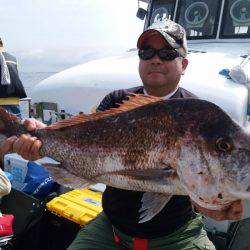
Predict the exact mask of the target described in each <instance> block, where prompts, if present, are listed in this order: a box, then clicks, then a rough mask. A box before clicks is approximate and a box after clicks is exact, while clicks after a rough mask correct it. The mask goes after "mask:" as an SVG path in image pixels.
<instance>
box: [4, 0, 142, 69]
mask: <svg viewBox="0 0 250 250" xmlns="http://www.w3.org/2000/svg"><path fill="white" fill-rule="evenodd" d="M0 5H1V8H0V37H2V39H3V42H4V44H5V48H6V50H7V51H9V52H11V53H12V54H14V55H15V56H16V57H17V59H18V61H19V64H20V70H21V71H25V72H31V71H58V70H62V69H64V68H67V67H70V66H72V65H76V64H79V63H82V62H84V61H87V60H90V59H93V58H98V57H103V56H107V55H112V54H117V53H119V52H122V51H125V50H128V49H130V48H133V47H135V46H136V39H137V37H138V35H139V34H140V33H141V32H142V29H143V24H144V22H143V21H141V20H139V19H138V18H136V11H137V0H0Z"/></svg>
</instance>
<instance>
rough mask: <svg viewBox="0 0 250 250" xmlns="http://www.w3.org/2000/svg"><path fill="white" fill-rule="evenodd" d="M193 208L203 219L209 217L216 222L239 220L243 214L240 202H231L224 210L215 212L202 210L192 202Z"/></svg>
mask: <svg viewBox="0 0 250 250" xmlns="http://www.w3.org/2000/svg"><path fill="white" fill-rule="evenodd" d="M192 204H193V205H194V207H195V208H196V209H197V210H198V212H199V213H201V214H202V215H204V216H205V217H210V218H212V219H214V220H217V221H222V220H240V219H241V217H242V214H243V206H242V203H241V201H240V200H237V201H234V202H232V203H231V204H230V205H229V206H227V207H226V208H225V210H222V211H217V210H210V209H206V208H203V207H201V206H199V205H198V204H196V203H195V202H194V201H192Z"/></svg>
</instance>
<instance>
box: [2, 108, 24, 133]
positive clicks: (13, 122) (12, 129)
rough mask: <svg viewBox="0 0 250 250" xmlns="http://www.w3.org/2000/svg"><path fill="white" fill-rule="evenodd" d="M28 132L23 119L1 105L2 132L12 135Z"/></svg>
mask: <svg viewBox="0 0 250 250" xmlns="http://www.w3.org/2000/svg"><path fill="white" fill-rule="evenodd" d="M25 132H26V133H27V131H26V130H25V129H24V126H23V125H22V124H21V119H19V118H17V116H15V115H13V114H11V113H9V112H8V111H6V110H5V109H4V108H2V107H0V134H2V135H4V136H7V137H10V136H13V135H20V134H23V133H25Z"/></svg>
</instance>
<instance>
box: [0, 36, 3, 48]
mask: <svg viewBox="0 0 250 250" xmlns="http://www.w3.org/2000/svg"><path fill="white" fill-rule="evenodd" d="M0 47H3V41H2V38H1V37H0Z"/></svg>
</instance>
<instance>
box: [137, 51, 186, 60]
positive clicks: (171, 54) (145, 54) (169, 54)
mask: <svg viewBox="0 0 250 250" xmlns="http://www.w3.org/2000/svg"><path fill="white" fill-rule="evenodd" d="M155 55H158V56H159V57H160V59H161V60H164V61H172V60H174V59H175V58H177V57H182V55H181V54H180V53H179V52H178V51H177V50H175V49H166V48H162V49H153V48H145V49H139V51H138V56H139V57H140V58H141V59H142V60H150V59H151V58H153V57H154V56H155Z"/></svg>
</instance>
